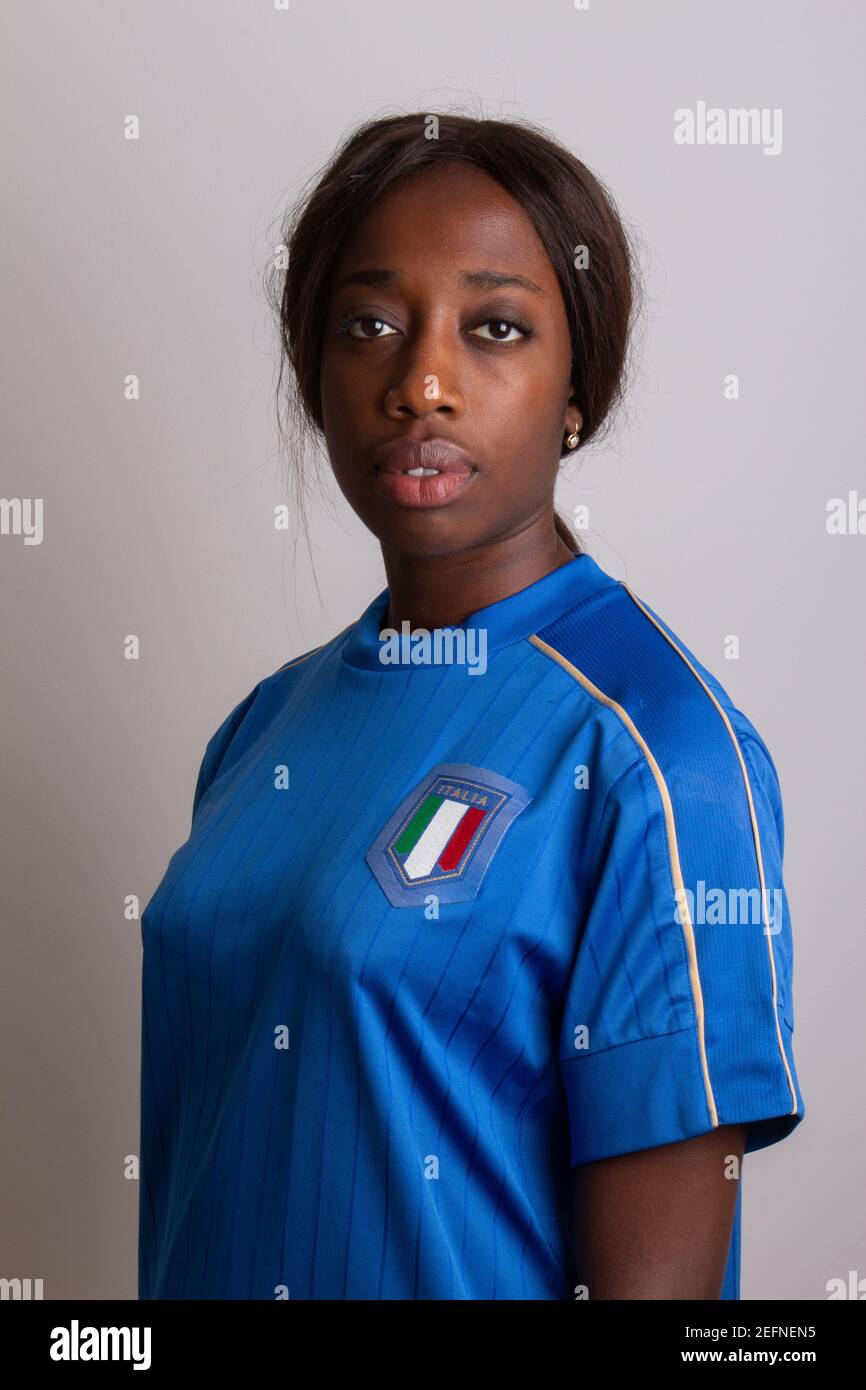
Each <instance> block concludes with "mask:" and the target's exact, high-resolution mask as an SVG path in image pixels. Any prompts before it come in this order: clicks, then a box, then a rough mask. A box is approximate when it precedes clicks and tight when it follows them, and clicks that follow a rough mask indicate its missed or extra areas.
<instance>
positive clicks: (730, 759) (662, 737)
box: [532, 580, 781, 821]
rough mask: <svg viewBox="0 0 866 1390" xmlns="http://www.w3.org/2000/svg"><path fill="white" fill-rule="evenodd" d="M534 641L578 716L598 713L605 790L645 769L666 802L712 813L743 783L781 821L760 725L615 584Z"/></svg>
mask: <svg viewBox="0 0 866 1390" xmlns="http://www.w3.org/2000/svg"><path fill="white" fill-rule="evenodd" d="M532 640H533V642H534V644H535V645H536V646H537V647H538V648H539V649H540V650H541V651H542V652H543V653H544V654H545V655H546V656H548V657H550V658H551V659H552V660H554V661H556V662H557V663H558V665H559V666H561V667H562V669H563V670H564V671H565V672H566V673H567V674H568V675H569V676H570V677H571V683H572V689H573V691H574V693H575V697H576V699H577V700H578V701H579V702H580V705H581V715H583V712H584V710H585V704H586V699H587V698H588V699H589V700H590V701H592V702H594V703H595V704H596V705H597V706H598V708H599V720H600V721H601V723H602V724H603V726H604V728H605V730H606V734H607V738H606V739H605V740H604V741H605V742H606V743H608V744H611V745H615V749H616V754H617V756H616V757H614V758H608V759H607V760H606V766H607V769H608V778H609V780H610V781H611V784H612V781H613V780H614V779H615V780H617V781H618V780H619V778H620V777H622V776H624V774H625V773H627V772H628V771H629V770H631V769H634V770H638V769H642V773H643V775H645V774H646V773H647V772H649V773H650V774H652V776H653V778H654V780H656V782H658V783H659V785H663V786H664V790H665V793H666V794H667V795H668V796H669V797H670V798H671V800H672V802H676V801H677V800H679V801H680V802H685V801H688V800H695V799H698V800H699V799H700V798H701V797H702V796H705V797H707V799H708V800H710V801H712V802H713V803H714V804H718V803H719V801H720V800H724V798H725V797H726V796H730V797H733V798H738V797H739V796H740V795H742V792H743V788H744V782H745V781H746V779H747V780H748V784H749V789H750V790H751V785H752V783H753V782H757V783H758V785H759V788H760V791H761V793H762V795H764V796H766V797H767V799H768V800H769V802H770V804H771V806H772V810H773V814H774V817H775V818H776V820H777V821H780V820H781V799H780V792H779V779H778V773H777V770H776V767H775V764H774V761H773V758H772V756H771V754H770V751H769V748H768V746H767V743H766V742H765V740H764V737H763V736H762V734H761V732H759V730H758V728H757V726H756V724H755V723H754V722H753V720H752V719H751V718H750V717H749V715H748V714H746V713H745V711H744V710H743V709H742V708H741V707H740V706H739V705H738V704H737V703H736V702H735V701H734V699H733V698H732V696H731V694H730V693H729V691H728V689H727V688H726V686H725V685H724V684H723V682H722V681H721V680H720V679H719V677H718V675H717V674H716V673H715V671H713V670H712V669H711V668H710V666H708V665H707V664H705V662H704V661H702V660H701V659H700V658H699V657H698V656H697V655H696V654H695V652H694V651H692V650H691V648H690V647H689V646H688V645H687V643H686V642H685V641H684V640H683V638H682V637H681V636H680V635H679V633H678V632H677V631H675V630H674V628H673V627H672V626H671V625H670V624H669V623H668V622H667V621H666V620H665V619H664V618H662V617H661V616H660V615H659V614H658V613H657V612H656V611H655V610H654V608H652V607H651V606H650V604H649V603H647V602H646V601H645V599H643V598H641V597H639V596H638V594H637V593H636V592H635V591H634V590H633V589H632V588H631V587H630V586H629V585H628V584H626V583H625V582H623V581H622V580H612V581H611V582H610V583H608V584H606V585H605V586H604V587H603V588H601V589H599V590H598V591H597V592H596V593H594V594H593V595H592V597H591V598H590V599H589V600H587V601H585V602H582V603H579V604H578V605H577V606H576V607H575V608H574V609H572V610H571V611H569V612H567V613H565V614H562V615H560V616H558V617H557V618H556V619H555V620H554V621H553V622H552V623H550V624H549V625H548V626H547V627H542V628H539V629H538V631H537V632H536V634H535V635H534V637H533V638H532ZM566 689H567V687H566ZM632 780H633V781H634V780H635V779H634V778H633V779H632Z"/></svg>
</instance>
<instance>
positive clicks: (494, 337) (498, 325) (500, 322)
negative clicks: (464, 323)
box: [480, 319, 527, 343]
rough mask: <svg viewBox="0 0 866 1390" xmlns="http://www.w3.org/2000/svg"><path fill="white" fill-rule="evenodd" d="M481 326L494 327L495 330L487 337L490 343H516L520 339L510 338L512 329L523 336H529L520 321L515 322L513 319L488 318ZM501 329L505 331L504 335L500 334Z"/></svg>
mask: <svg viewBox="0 0 866 1390" xmlns="http://www.w3.org/2000/svg"><path fill="white" fill-rule="evenodd" d="M480 326H481V327H482V328H489V327H492V328H493V329H494V330H495V331H494V332H493V333H492V334H491V335H490V337H488V338H487V339H486V341H487V342H488V343H509V342H510V343H516V342H517V341H518V339H517V338H509V337H508V336H507V335H508V333H509V332H512V331H514V332H516V333H518V334H519V335H520V337H522V338H525V337H526V336H527V330H526V329H525V328H523V327H521V325H520V324H519V323H515V322H514V320H513V319H488V320H487V322H486V323H483V324H481V325H480ZM501 330H504V331H505V334H504V336H500V335H501Z"/></svg>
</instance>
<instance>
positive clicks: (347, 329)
mask: <svg viewBox="0 0 866 1390" xmlns="http://www.w3.org/2000/svg"><path fill="white" fill-rule="evenodd" d="M368 324H369V325H372V326H373V328H374V329H380V328H387V329H390V330H391V332H396V330H395V329H391V325H390V324H389V323H386V322H385V320H384V319H379V318H376V316H375V314H356V315H355V316H354V317H352V318H348V319H345V320H344V322H343V324H342V325H341V328H342V332H344V333H347V334H348V335H349V337H350V338H366V339H367V340H368V341H369V340H370V339H372V340H373V341H375V340H376V338H384V337H387V336H388V335H387V334H385V333H379V332H374V333H372V334H367V333H364V332H361V333H353V331H352V330H353V328H356V327H357V328H364V326H365V325H368Z"/></svg>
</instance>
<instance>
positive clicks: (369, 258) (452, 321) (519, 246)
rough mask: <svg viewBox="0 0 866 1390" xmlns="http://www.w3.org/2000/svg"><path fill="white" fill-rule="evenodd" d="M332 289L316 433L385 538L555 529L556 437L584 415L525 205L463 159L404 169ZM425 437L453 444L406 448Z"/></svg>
mask: <svg viewBox="0 0 866 1390" xmlns="http://www.w3.org/2000/svg"><path fill="white" fill-rule="evenodd" d="M331 285H332V288H331V294H330V302H329V306H328V313H327V322H326V325H325V335H324V346H323V353H322V368H321V389H322V411H323V418H324V432H325V439H326V443H327V448H328V453H329V455H330V459H331V464H332V466H333V469H334V474H335V476H336V479H337V482H338V484H339V486H340V489H341V490H342V492H343V494H344V495H345V497H346V499H347V500H348V502H349V503H350V505H351V506H352V508H353V509H354V511H355V512H357V514H358V516H360V518H361V519H362V521H363V522H364V523H365V525H366V526H368V527H369V529H370V530H371V531H372V532H373V534H374V535H375V536H377V537H378V539H379V541H380V542H381V544H382V547H383V550H386V551H388V550H391V551H393V552H397V553H404V554H407V555H411V554H414V555H444V554H454V553H457V552H460V551H465V550H469V549H472V548H474V547H476V546H480V545H485V544H490V543H492V542H495V541H497V540H501V539H504V538H506V537H508V536H512V535H516V534H518V533H519V532H521V531H523V530H525V529H526V528H527V527H528V526H530V525H531V524H532V523H533V522H536V523H537V522H538V521H539V519H540V518H543V516H544V515H545V513H549V514H550V516H551V529H552V524H553V523H552V509H553V488H554V483H555V479H556V474H557V469H558V467H559V460H560V457H561V454H562V442H563V435H564V434H565V433H566V432H567V431H568V430H570V429H572V428H573V425H574V422H575V420H576V419H577V420H579V418H580V417H579V413H578V412H577V411H576V409H575V407H574V405H572V406H571V407H570V409H569V408H568V403H569V401H570V400H573V397H572V395H571V388H570V368H571V343H570V339H569V331H568V323H567V319H566V315H565V306H564V304H563V301H562V295H561V293H560V289H559V284H558V282H557V279H556V275H555V273H554V270H553V267H552V265H551V263H550V261H549V260H548V257H547V254H546V252H545V250H544V246H543V244H542V242H541V241H540V239H539V237H538V234H537V232H536V231H535V228H534V227H533V225H532V223H531V221H530V220H529V218H528V217H527V216H526V214H525V213H524V211H523V209H522V208H521V207H520V205H519V204H518V203H517V202H515V201H514V199H513V198H512V197H511V196H510V194H508V193H507V192H506V191H505V190H504V189H503V188H501V187H500V185H499V184H498V183H496V182H495V181H494V180H493V179H491V178H489V177H488V176H487V175H486V174H484V173H482V172H480V171H479V170H477V169H474V168H473V167H472V166H470V165H468V164H462V163H450V164H447V165H444V166H440V167H439V168H437V169H435V170H430V171H429V172H427V171H425V172H424V173H422V174H416V175H413V176H411V178H408V179H406V180H405V181H403V182H402V183H401V184H400V185H399V186H396V187H394V188H393V189H391V190H390V191H388V192H387V193H386V194H384V195H383V196H382V197H381V198H380V199H379V200H378V201H377V202H376V204H375V205H374V206H373V207H372V208H371V209H370V211H369V212H368V214H367V215H366V217H365V218H364V220H363V221H362V222H361V223H360V224H359V225H358V227H357V229H356V230H355V231H354V233H352V235H351V236H350V237H349V239H348V240H347V242H346V245H345V246H344V249H343V252H342V254H341V256H340V257H339V259H338V261H337V264H336V266H335V269H334V274H333V277H332V282H331ZM398 440H399V441H403V443H402V444H397V443H396V441H398ZM422 440H438V441H445V442H446V444H447V445H450V446H454V447H453V448H451V449H450V450H449V449H445V450H444V451H439V452H437V451H436V447H435V445H434V446H432V447H430V446H428V448H427V449H426V450H421V451H418V450H417V449H416V450H414V451H413V449H412V445H411V444H409V445H407V444H406V441H416V442H417V441H422ZM419 466H420V467H423V469H424V474H423V476H414V477H413V476H412V475H411V474H410V473H409V472H408V470H410V469H415V470H417V468H418V467H419ZM434 468H436V469H438V470H439V471H438V472H435V473H434V472H432V471H428V470H432V469H434Z"/></svg>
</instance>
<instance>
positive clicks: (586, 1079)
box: [560, 1025, 805, 1166]
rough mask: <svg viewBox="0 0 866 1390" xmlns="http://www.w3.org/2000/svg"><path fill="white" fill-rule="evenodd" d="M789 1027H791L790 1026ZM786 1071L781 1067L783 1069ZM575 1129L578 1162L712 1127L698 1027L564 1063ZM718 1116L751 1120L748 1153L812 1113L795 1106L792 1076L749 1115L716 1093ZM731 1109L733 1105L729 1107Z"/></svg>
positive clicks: (756, 1101)
mask: <svg viewBox="0 0 866 1390" xmlns="http://www.w3.org/2000/svg"><path fill="white" fill-rule="evenodd" d="M784 1028H785V1031H786V1032H787V1031H788V1029H787V1025H784ZM780 1072H781V1068H780ZM560 1074H561V1076H562V1079H563V1084H564V1086H565V1094H566V1101H567V1107H568V1122H569V1130H570V1135H571V1165H572V1166H575V1165H576V1164H580V1163H592V1162H594V1161H595V1160H596V1159H600V1158H612V1157H613V1156H614V1155H616V1154H624V1153H633V1152H635V1151H637V1150H639V1149H651V1148H656V1147H657V1146H658V1145H660V1144H673V1143H676V1142H677V1141H679V1140H682V1139H691V1138H694V1137H695V1136H696V1135H698V1134H706V1133H707V1132H708V1131H710V1130H712V1129H713V1123H712V1118H711V1116H710V1111H709V1108H708V1106H707V1099H706V1092H705V1088H704V1081H703V1072H702V1069H701V1063H700V1054H699V1049H698V1042H697V1038H696V1036H695V1031H694V1029H693V1028H683V1029H680V1030H679V1031H677V1032H674V1033H666V1034H663V1035H662V1036H660V1037H654V1038H639V1039H637V1040H636V1041H635V1042H629V1043H620V1044H619V1045H618V1046H615V1047H609V1048H605V1049H604V1050H603V1051H601V1052H594V1053H593V1052H585V1053H582V1054H580V1055H577V1056H574V1057H569V1058H567V1059H566V1060H565V1061H562V1062H561V1063H560ZM715 1102H716V1109H717V1112H718V1121H719V1124H720V1125H723V1124H746V1125H747V1126H748V1129H747V1133H746V1148H745V1152H746V1153H751V1152H754V1150H755V1149H762V1148H765V1147H766V1146H767V1145H769V1144H773V1143H776V1142H777V1141H778V1140H779V1139H784V1138H785V1137H786V1136H787V1135H788V1134H790V1133H791V1131H792V1130H793V1129H794V1127H795V1126H796V1125H797V1124H799V1122H800V1120H801V1119H802V1118H803V1115H804V1114H805V1109H804V1107H803V1105H802V1098H801V1097H800V1094H799V1088H798V1091H797V1104H798V1110H797V1112H796V1113H794V1114H792V1113H790V1112H791V1108H792V1107H791V1096H790V1091H789V1090H788V1087H787V1081H786V1080H785V1079H784V1076H783V1075H780V1077H779V1080H778V1084H777V1085H776V1086H775V1087H774V1088H772V1090H771V1092H770V1091H768V1092H767V1093H765V1094H762V1095H761V1096H759V1097H756V1096H755V1095H752V1097H751V1100H750V1103H749V1106H748V1107H747V1113H744V1114H736V1113H731V1114H727V1113H725V1111H724V1107H723V1105H722V1104H721V1102H720V1098H719V1096H718V1095H717V1096H716V1097H715ZM728 1108H729V1109H730V1107H728Z"/></svg>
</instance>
